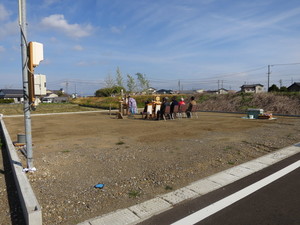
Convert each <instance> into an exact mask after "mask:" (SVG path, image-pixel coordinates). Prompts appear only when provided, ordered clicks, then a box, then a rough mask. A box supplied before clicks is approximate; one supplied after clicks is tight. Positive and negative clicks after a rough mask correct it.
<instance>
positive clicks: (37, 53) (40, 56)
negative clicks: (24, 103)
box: [27, 42, 44, 105]
mask: <svg viewBox="0 0 300 225" xmlns="http://www.w3.org/2000/svg"><path fill="white" fill-rule="evenodd" d="M27 49H28V51H27V52H28V58H29V59H28V70H29V71H28V89H29V93H28V94H29V96H28V98H29V104H31V105H32V104H34V102H35V90H34V89H35V85H34V81H35V79H34V68H35V67H37V66H38V65H39V64H40V62H41V61H43V60H44V50H43V44H41V43H38V42H29V43H28V46H27Z"/></svg>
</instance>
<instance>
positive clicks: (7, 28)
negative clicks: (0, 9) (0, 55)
mask: <svg viewBox="0 0 300 225" xmlns="http://www.w3.org/2000/svg"><path fill="white" fill-rule="evenodd" d="M19 30H20V29H19V26H18V22H17V20H16V21H12V22H8V23H6V24H3V25H1V32H0V39H1V38H4V37H6V36H10V35H13V34H17V33H18V32H19Z"/></svg>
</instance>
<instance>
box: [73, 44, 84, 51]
mask: <svg viewBox="0 0 300 225" xmlns="http://www.w3.org/2000/svg"><path fill="white" fill-rule="evenodd" d="M73 50H76V51H83V47H82V46H81V45H75V46H74V47H73Z"/></svg>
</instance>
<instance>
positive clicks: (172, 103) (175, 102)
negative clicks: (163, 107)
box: [170, 96, 178, 114]
mask: <svg viewBox="0 0 300 225" xmlns="http://www.w3.org/2000/svg"><path fill="white" fill-rule="evenodd" d="M175 105H178V101H177V100H176V96H173V97H172V101H171V110H170V113H171V114H173V112H174V107H175Z"/></svg>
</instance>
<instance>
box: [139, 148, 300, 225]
mask: <svg viewBox="0 0 300 225" xmlns="http://www.w3.org/2000/svg"><path fill="white" fill-rule="evenodd" d="M298 160H300V153H298V154H296V155H294V156H292V157H290V158H288V159H285V160H283V161H281V162H279V163H276V164H274V165H272V166H270V167H268V168H266V169H263V170H261V171H259V172H256V173H254V174H252V175H250V176H248V177H245V178H243V179H241V180H239V181H237V182H235V183H232V184H230V185H227V186H225V187H223V188H221V189H218V190H216V191H214V192H211V193H209V194H207V195H204V196H201V197H199V198H196V199H194V200H192V201H187V202H185V203H182V204H179V205H178V206H177V207H175V208H173V209H171V210H169V211H166V212H164V213H162V214H159V215H157V216H155V217H152V218H150V219H148V220H146V221H144V222H142V223H140V225H154V224H156V225H157V224H158V225H164V224H172V223H175V222H176V221H177V223H178V221H180V220H181V219H182V218H185V217H187V216H189V215H191V214H193V213H195V212H197V211H199V210H201V209H203V208H205V207H207V206H209V205H211V204H213V203H216V202H218V201H219V200H222V199H224V198H226V197H227V196H230V195H233V194H235V193H236V192H238V191H239V190H241V189H244V188H246V187H248V186H249V185H251V184H253V183H255V182H257V181H260V180H262V179H264V178H265V177H268V176H270V175H272V174H274V173H275V172H277V171H279V170H281V169H283V168H286V167H287V166H289V165H291V164H293V163H294V162H296V161H298ZM298 163H299V162H298ZM180 224H182V225H183V224H184V225H186V224H187V223H186V222H182V223H180ZM195 224H198V225H212V224H213V225H216V224H222V225H229V224H230V225H241V224H243V225H248V224H249V225H250V224H251V225H253V224H260V225H267V224H270V225H271V224H272V225H299V224H300V168H298V169H296V170H293V171H292V172H290V173H288V174H287V175H285V176H283V177H281V178H279V179H277V180H276V181H274V182H272V183H271V184H268V185H266V186H265V187H263V188H261V189H259V190H258V191H256V192H254V193H252V194H250V195H248V196H247V197H245V198H243V199H241V200H239V201H237V202H235V203H234V204H232V205H230V206H228V207H226V208H224V209H222V210H220V211H218V212H217V213H215V214H213V215H211V216H209V217H207V218H205V219H203V220H201V221H200V222H198V223H195Z"/></svg>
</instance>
